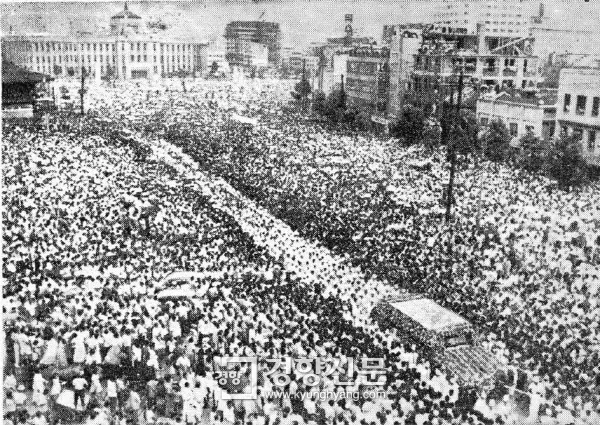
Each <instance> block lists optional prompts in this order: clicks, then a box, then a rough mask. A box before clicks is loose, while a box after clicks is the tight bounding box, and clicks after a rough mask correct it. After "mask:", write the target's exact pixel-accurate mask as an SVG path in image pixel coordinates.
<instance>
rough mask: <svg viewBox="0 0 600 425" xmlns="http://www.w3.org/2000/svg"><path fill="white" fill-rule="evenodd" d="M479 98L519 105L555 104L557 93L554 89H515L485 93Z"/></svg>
mask: <svg viewBox="0 0 600 425" xmlns="http://www.w3.org/2000/svg"><path fill="white" fill-rule="evenodd" d="M481 100H487V101H492V102H503V103H511V104H520V105H546V106H555V105H556V102H557V100H558V93H557V91H556V90H542V91H527V90H515V91H513V92H508V91H501V92H499V93H495V92H492V93H488V94H485V95H483V96H482V97H481Z"/></svg>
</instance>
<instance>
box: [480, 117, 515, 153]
mask: <svg viewBox="0 0 600 425" xmlns="http://www.w3.org/2000/svg"><path fill="white" fill-rule="evenodd" d="M481 144H482V146H483V155H484V156H485V157H486V158H487V159H489V160H490V161H492V162H501V161H504V160H506V159H507V158H508V153H509V150H510V133H509V132H508V128H506V125H505V124H504V123H503V122H502V121H500V120H495V121H492V122H491V123H490V125H489V126H488V128H487V129H486V131H485V133H484V134H483V136H482V138H481Z"/></svg>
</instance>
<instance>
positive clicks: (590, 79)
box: [556, 62, 600, 166]
mask: <svg viewBox="0 0 600 425" xmlns="http://www.w3.org/2000/svg"><path fill="white" fill-rule="evenodd" d="M557 106H558V111H557V116H556V125H557V128H558V129H559V131H561V132H565V133H568V134H573V135H575V136H576V137H578V138H579V139H580V140H581V147H582V152H583V155H584V157H585V158H586V160H587V161H588V162H589V163H590V164H594V165H596V166H600V62H599V63H598V65H596V66H594V67H586V68H583V67H582V68H566V69H562V70H561V72H560V81H559V86H558V105H557Z"/></svg>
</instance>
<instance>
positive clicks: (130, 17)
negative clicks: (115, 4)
mask: <svg viewBox="0 0 600 425" xmlns="http://www.w3.org/2000/svg"><path fill="white" fill-rule="evenodd" d="M141 23H142V18H141V16H139V15H136V14H135V13H133V12H131V11H130V10H129V9H128V8H127V2H126V3H125V7H124V8H123V10H122V11H121V12H119V13H117V14H116V15H114V16H112V17H111V18H110V31H111V33H112V34H113V35H115V34H116V35H128V34H132V33H133V34H137V33H139V32H140V30H142V24H141Z"/></svg>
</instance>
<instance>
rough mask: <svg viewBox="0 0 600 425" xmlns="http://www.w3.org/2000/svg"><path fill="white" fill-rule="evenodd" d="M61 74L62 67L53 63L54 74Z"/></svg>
mask: <svg viewBox="0 0 600 425" xmlns="http://www.w3.org/2000/svg"><path fill="white" fill-rule="evenodd" d="M60 74H62V67H61V66H60V65H56V64H55V65H54V75H60Z"/></svg>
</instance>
